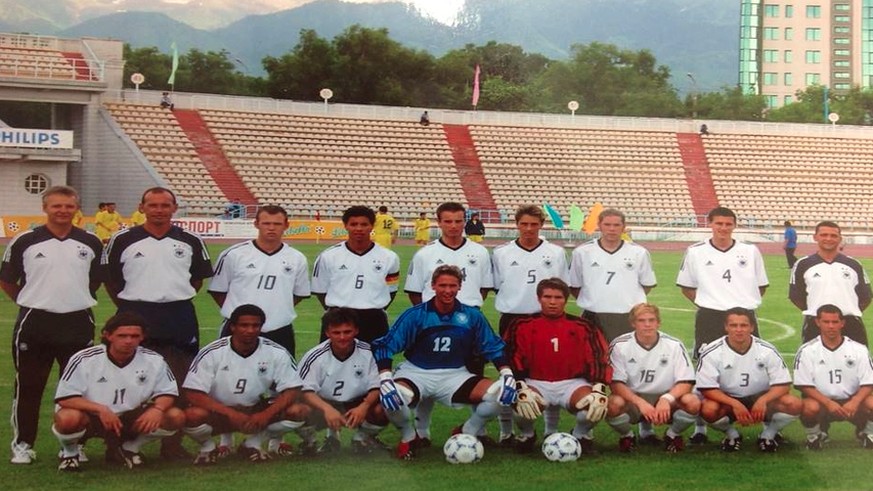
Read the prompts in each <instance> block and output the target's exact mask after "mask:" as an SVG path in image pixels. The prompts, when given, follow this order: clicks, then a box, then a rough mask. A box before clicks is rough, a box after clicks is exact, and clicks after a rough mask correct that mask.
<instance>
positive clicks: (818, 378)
mask: <svg viewBox="0 0 873 491" xmlns="http://www.w3.org/2000/svg"><path fill="white" fill-rule="evenodd" d="M815 323H816V325H817V327H818V329H819V332H820V333H821V334H819V335H818V336H817V337H815V338H814V339H813V340H812V341H809V342H807V343H805V344H804V345H802V346H801V347H800V349H799V350H798V351H797V357H796V358H795V359H794V386H795V387H797V389H798V390H800V392H801V394H803V411H802V412H801V414H800V422H801V424H803V428H804V429H805V430H806V448H808V449H810V450H821V449H822V445H823V444H824V443H825V442H826V441H827V440H828V435H827V432H826V431H825V430H824V429H823V428H825V427H826V425H828V424H829V423H830V422H831V421H851V422H853V423H854V424H855V427H856V428H857V429H858V437H859V438H860V440H861V446H862V447H864V448H866V449H868V450H873V421H871V419H873V395H871V394H873V362H871V361H870V352H869V351H867V347H866V346H864V345H862V344H861V343H858V342H856V341H853V340H852V339H850V338H847V337H846V336H843V328H844V327H845V325H846V322H845V319H844V317H843V312H842V311H840V309H839V307H837V306H836V305H832V304H824V305H822V306H821V307H819V308H818V309H817V310H816V316H815Z"/></svg>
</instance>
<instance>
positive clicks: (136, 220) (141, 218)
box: [130, 208, 146, 227]
mask: <svg viewBox="0 0 873 491" xmlns="http://www.w3.org/2000/svg"><path fill="white" fill-rule="evenodd" d="M145 221H146V217H145V213H143V212H141V211H139V208H137V209H136V210H133V213H131V215H130V226H131V227H136V226H137V225H142V224H143V223H145Z"/></svg>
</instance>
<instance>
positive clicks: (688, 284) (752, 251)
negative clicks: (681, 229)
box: [676, 207, 769, 358]
mask: <svg viewBox="0 0 873 491" xmlns="http://www.w3.org/2000/svg"><path fill="white" fill-rule="evenodd" d="M707 220H708V221H709V227H710V228H711V229H712V238H711V239H709V240H707V241H703V242H698V243H696V244H693V245H691V246H690V247H689V248H688V250H686V251H685V258H684V259H683V260H682V266H681V268H680V269H679V275H678V277H677V278H676V284H677V285H679V287H680V288H681V289H682V294H683V295H685V297H686V298H687V299H688V300H691V301H692V302H693V303H694V304H695V305H696V306H697V314H696V315H695V317H694V351H692V354H693V356H694V357H695V358H697V356H698V355H699V353H700V350H701V349H702V348H703V346H704V345H706V344H707V343H710V342H712V341H714V340H716V339H718V338H719V337H721V336H722V335H723V334H724V325H725V318H726V316H727V311H728V309H731V308H733V307H742V308H744V309H747V310H749V311H751V316H752V317H751V318H750V320H751V322H752V329H753V330H754V332H753V333H752V334H753V335H757V333H758V322H757V319H756V317H755V313H754V310H755V309H757V308H758V307H759V306H760V305H761V297H762V296H763V295H764V292H765V291H766V290H767V286H768V284H769V283H768V280H767V272H766V271H764V260H763V258H762V257H761V252H760V251H759V250H758V248H757V247H755V246H754V245H753V244H749V243H746V242H739V241H737V240H734V238H733V233H734V229H735V228H736V226H737V216H736V214H735V213H734V212H733V211H731V210H729V209H728V208H723V207H718V208H714V209H713V210H712V211H710V212H709V214H708V215H707Z"/></svg>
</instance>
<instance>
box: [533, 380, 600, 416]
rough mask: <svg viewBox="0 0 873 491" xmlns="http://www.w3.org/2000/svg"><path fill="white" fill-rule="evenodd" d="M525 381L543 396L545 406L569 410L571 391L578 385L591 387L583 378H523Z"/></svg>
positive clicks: (578, 386) (576, 388)
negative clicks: (556, 379) (552, 379)
mask: <svg viewBox="0 0 873 491" xmlns="http://www.w3.org/2000/svg"><path fill="white" fill-rule="evenodd" d="M525 382H527V385H528V386H529V387H531V388H533V389H536V391H537V392H539V393H540V395H541V396H543V400H544V401H546V406H560V407H562V408H564V409H566V410H568V411H569V410H570V397H572V396H573V393H574V392H576V391H577V390H578V389H579V388H580V387H591V383H590V382H588V381H587V380H585V379H584V378H571V379H567V380H558V381H555V382H546V381H545V380H534V379H525ZM573 409H575V408H573Z"/></svg>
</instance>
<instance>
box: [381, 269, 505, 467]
mask: <svg viewBox="0 0 873 491" xmlns="http://www.w3.org/2000/svg"><path fill="white" fill-rule="evenodd" d="M462 278H463V274H462V273H461V270H460V269H459V268H458V267H457V266H450V265H442V266H438V267H437V268H436V269H435V270H434V272H433V274H432V275H431V287H432V288H433V291H434V293H435V296H434V297H433V298H432V299H430V300H428V301H427V302H424V303H420V304H418V305H416V306H414V307H411V308H409V309H407V310H406V311H405V312H404V313H403V314H401V315H400V317H399V318H398V319H397V321H395V322H394V325H393V326H392V327H391V329H390V330H389V331H388V333H387V334H386V335H385V336H383V337H381V338H378V339H376V340H375V341H373V353H374V354H375V357H376V365H377V366H378V367H379V370H380V373H379V378H380V380H381V382H380V393H381V395H380V401H381V403H382V406H383V407H384V408H385V410H386V413H387V415H388V419H389V420H390V421H391V423H393V424H394V425H395V426H397V428H399V429H400V433H401V440H400V443H399V444H398V445H397V457H398V458H400V459H404V460H411V459H412V458H413V457H414V451H415V449H416V448H417V447H418V446H419V443H420V441H418V440H420V439H419V438H418V435H417V434H416V431H415V425H414V424H413V422H412V421H411V420H410V419H411V411H410V406H412V407H414V406H416V405H417V404H418V403H419V402H420V401H438V402H440V403H442V404H444V405H446V406H450V407H455V406H458V405H467V404H472V405H473V411H472V414H471V415H470V418H469V419H468V420H467V421H466V422H465V423H464V425H463V426H461V427H458V428H455V430H454V433H461V432H463V433H466V434H468V435H478V434H479V432H480V430H482V428H483V427H484V426H485V423H487V422H488V421H489V420H491V419H493V418H494V417H496V416H497V413H498V411H499V409H500V406H501V405H504V406H507V405H510V404H512V403H513V402H515V396H516V393H515V379H514V378H513V376H512V371H511V370H510V369H509V366H508V364H507V363H506V359H505V357H504V355H503V348H504V345H503V341H501V340H500V338H499V337H497V335H496V334H494V331H493V330H492V329H491V325H490V324H489V323H488V320H487V319H486V318H485V316H484V315H483V314H482V312H481V311H480V310H479V309H477V308H475V307H470V306H468V305H464V304H462V303H460V302H458V301H457V299H456V297H457V295H458V291H459V290H460V289H461V281H462ZM401 352H404V354H405V355H406V361H404V362H402V363H401V364H400V365H399V366H398V367H397V370H396V372H394V374H393V376H392V374H391V358H392V357H393V356H394V355H395V354H397V353H401ZM474 354H478V355H481V356H482V357H483V358H484V359H486V360H489V361H491V362H493V363H494V365H495V366H496V367H497V368H498V370H499V371H500V380H498V381H497V382H495V383H492V381H490V380H488V379H486V378H483V377H481V376H479V375H474V374H472V373H470V371H469V370H467V368H466V367H465V366H464V362H465V361H466V360H467V359H468V358H470V357H471V356H472V355H474ZM400 391H403V393H404V394H403V396H401V393H400Z"/></svg>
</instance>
